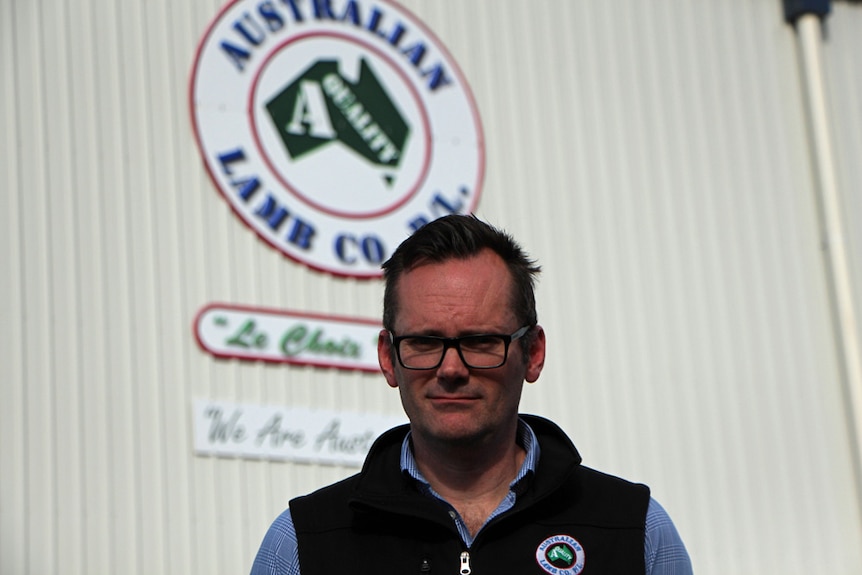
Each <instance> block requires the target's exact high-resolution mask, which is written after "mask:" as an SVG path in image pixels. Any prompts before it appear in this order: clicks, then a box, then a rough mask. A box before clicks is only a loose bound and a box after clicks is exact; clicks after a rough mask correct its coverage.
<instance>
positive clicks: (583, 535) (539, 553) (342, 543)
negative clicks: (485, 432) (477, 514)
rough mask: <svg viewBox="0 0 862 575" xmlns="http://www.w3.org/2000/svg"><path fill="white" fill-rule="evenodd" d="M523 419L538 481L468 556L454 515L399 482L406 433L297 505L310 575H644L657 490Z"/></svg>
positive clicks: (393, 433) (531, 481)
mask: <svg viewBox="0 0 862 575" xmlns="http://www.w3.org/2000/svg"><path fill="white" fill-rule="evenodd" d="M521 417H522V418H523V419H524V420H525V421H526V422H527V423H528V424H529V425H530V427H532V429H533V431H534V432H535V433H536V436H537V438H538V442H539V445H540V446H541V455H540V457H539V463H538V466H537V469H536V473H535V474H534V475H533V474H530V475H528V477H526V478H525V479H524V480H523V481H522V482H521V483H520V484H519V485H518V488H517V492H518V497H517V502H516V503H515V506H514V507H513V508H512V509H510V510H509V511H507V512H506V513H504V514H502V515H500V516H498V517H496V518H494V519H493V520H492V521H490V522H489V523H488V524H486V525H485V526H484V527H483V528H482V530H481V531H480V532H479V533H478V535H477V537H476V539H475V541H474V542H473V545H472V546H471V547H470V548H469V549H467V548H466V546H465V544H464V543H463V542H462V540H461V538H460V537H459V535H458V531H457V529H456V527H455V524H454V521H453V519H452V517H450V515H449V510H448V508H447V507H446V506H444V505H442V504H441V503H440V502H439V501H435V500H433V499H431V498H429V497H427V496H425V495H423V494H421V493H419V491H418V490H417V488H416V485H415V480H413V479H412V478H410V477H409V476H407V475H406V474H403V473H401V472H400V465H399V461H400V453H401V444H402V442H403V440H404V436H405V434H406V433H407V430H408V426H406V425H405V426H400V427H396V428H394V429H391V430H389V431H387V432H386V433H384V434H383V435H381V436H380V438H378V439H377V441H375V442H374V445H373V446H372V447H371V451H370V452H369V454H368V457H367V458H366V460H365V465H364V466H363V468H362V471H361V472H360V473H359V474H357V475H354V476H353V477H349V478H347V479H345V480H343V481H340V482H338V483H335V484H333V485H330V486H328V487H324V488H323V489H320V490H319V491H316V492H314V493H312V494H310V495H306V496H304V497H299V498H296V499H294V500H292V501H291V502H290V511H291V515H292V517H293V522H294V526H295V527H296V533H297V540H298V541H299V562H300V568H301V570H302V575H336V574H341V573H344V574H350V575H356V574H358V575H365V574H368V575H414V574H426V575H457V574H460V573H468V572H469V573H472V575H530V574H536V575H546V574H547V573H555V574H557V575H574V574H576V573H583V574H584V575H590V574H593V575H595V574H602V573H607V574H643V573H644V572H645V565H644V523H645V520H646V511H647V506H648V504H649V488H647V487H646V486H645V485H637V484H633V483H629V482H627V481H624V480H622V479H619V478H617V477H613V476H610V475H605V474H603V473H599V472H598V471H594V470H592V469H589V468H587V467H583V466H581V465H580V462H581V457H580V455H579V454H578V452H577V450H576V449H575V446H574V445H572V443H571V441H570V440H569V438H568V437H567V436H566V435H565V434H564V433H563V432H562V430H560V429H559V428H558V427H557V426H556V425H555V424H553V423H551V422H550V421H548V420H546V419H542V418H539V417H535V416H526V415H522V416H521ZM465 554H466V555H465ZM463 561H466V562H468V563H469V571H466V570H465V571H462V562H463ZM465 567H466V566H465ZM554 569H556V571H555V570H554Z"/></svg>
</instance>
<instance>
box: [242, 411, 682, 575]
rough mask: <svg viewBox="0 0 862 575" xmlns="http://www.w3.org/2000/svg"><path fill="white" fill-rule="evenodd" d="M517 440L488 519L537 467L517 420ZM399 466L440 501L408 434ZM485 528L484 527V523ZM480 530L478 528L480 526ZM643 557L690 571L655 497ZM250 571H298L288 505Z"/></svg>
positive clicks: (656, 568)
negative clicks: (519, 449)
mask: <svg viewBox="0 0 862 575" xmlns="http://www.w3.org/2000/svg"><path fill="white" fill-rule="evenodd" d="M518 433H519V437H518V440H519V443H520V444H521V445H522V446H523V447H524V449H525V450H526V452H527V456H526V457H525V458H524V463H523V464H522V465H521V469H520V471H519V472H518V476H517V477H515V480H514V481H513V482H512V483H511V484H510V486H509V494H508V495H507V496H506V497H505V499H503V501H502V502H500V505H499V506H497V509H495V510H494V512H493V513H491V515H490V516H489V517H488V519H486V520H485V524H487V523H488V521H490V520H491V519H493V518H494V517H496V516H498V515H500V514H501V513H505V512H506V511H508V510H509V509H511V508H512V506H514V505H515V499H516V497H517V496H516V494H515V492H516V490H515V486H516V485H517V484H518V482H519V481H521V480H522V479H523V478H524V477H526V475H527V474H528V473H530V472H532V471H534V470H535V469H536V464H537V463H538V461H539V451H540V449H539V444H538V442H537V441H536V435H535V434H534V433H533V430H532V429H531V428H530V426H529V425H527V424H526V423H524V422H523V421H521V422H520V425H519V428H518ZM401 470H402V471H406V472H407V473H409V474H410V476H411V477H413V478H414V479H416V480H417V481H418V482H419V486H420V490H421V491H422V492H423V493H425V494H426V495H427V496H428V497H434V498H436V499H439V500H441V501H444V502H445V500H444V499H443V498H442V497H440V496H439V495H438V494H437V493H436V492H435V491H434V490H433V489H432V488H431V486H430V485H429V484H428V482H427V481H425V478H424V477H422V474H421V473H420V472H419V468H418V467H417V465H416V460H415V459H414V458H413V452H412V451H411V450H410V434H409V433H408V434H407V437H405V438H404V443H403V444H402V445H401ZM449 514H450V515H451V516H452V518H453V519H454V520H455V524H456V525H457V526H458V532H459V533H460V534H461V538H462V539H463V540H464V543H465V544H466V545H467V547H468V548H469V547H470V546H472V545H473V536H471V535H470V531H469V530H468V529H467V526H466V524H465V523H464V521H463V520H462V519H461V517H460V516H459V515H458V512H457V511H455V509H454V508H452V507H451V506H450V511H449ZM483 528H484V527H483ZM480 531H481V529H480ZM644 560H645V562H646V573H647V575H691V574H692V568H691V560H690V559H689V556H688V552H687V551H686V549H685V545H684V544H683V542H682V539H681V538H680V536H679V533H677V530H676V527H674V524H673V522H672V521H671V519H670V517H669V516H668V514H667V512H666V511H665V510H664V508H663V507H662V506H661V505H659V504H658V502H657V501H656V500H655V499H652V498H651V499H650V502H649V507H648V508H647V516H646V534H645V536H644ZM251 575H301V572H300V570H299V548H298V545H297V543H296V530H295V529H294V527H293V519H292V518H291V516H290V509H287V510H285V511H284V512H283V513H282V514H281V515H279V517H278V518H277V519H276V520H275V521H274V522H273V524H272V526H271V527H270V528H269V530H268V531H267V532H266V535H265V536H264V538H263V542H262V543H261V545H260V549H259V550H258V552H257V556H256V557H255V559H254V564H253V565H252V567H251Z"/></svg>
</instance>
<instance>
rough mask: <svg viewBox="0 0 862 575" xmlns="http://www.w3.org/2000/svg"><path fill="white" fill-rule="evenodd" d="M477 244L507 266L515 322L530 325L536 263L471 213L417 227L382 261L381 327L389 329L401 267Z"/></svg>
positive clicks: (468, 253) (473, 250) (462, 253)
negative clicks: (383, 280)
mask: <svg viewBox="0 0 862 575" xmlns="http://www.w3.org/2000/svg"><path fill="white" fill-rule="evenodd" d="M483 250H491V251H492V252H494V253H495V254H497V255H498V256H500V259H502V260H503V262H504V263H505V264H506V267H507V268H508V270H509V273H510V275H511V278H512V294H511V308H512V312H513V313H514V314H515V317H516V319H517V320H518V322H519V324H520V325H527V326H534V325H536V322H537V316H536V298H535V294H534V284H535V278H536V276H537V275H538V274H539V271H540V269H541V268H540V267H539V266H538V265H536V263H535V262H534V261H533V260H531V259H530V258H529V257H527V255H526V254H525V253H524V251H523V250H522V249H521V246H519V245H518V243H517V242H516V241H515V240H514V239H513V238H512V237H511V236H510V235H508V234H506V233H505V232H503V231H501V230H498V229H497V228H495V227H493V226H491V225H489V224H486V223H485V222H483V221H481V220H479V219H478V218H476V217H475V216H472V215H471V216H464V215H450V216H444V217H442V218H439V219H437V220H434V221H432V222H431V223H429V224H426V225H425V226H423V227H421V228H419V230H417V231H416V232H415V233H414V234H413V235H412V236H410V237H409V238H408V239H406V240H404V242H403V243H402V244H401V245H400V246H398V249H396V250H395V253H394V254H392V257H391V258H389V260H388V261H387V262H386V263H384V264H383V277H384V278H385V280H386V287H385V292H384V296H383V327H384V328H386V329H387V330H389V331H394V329H395V318H396V315H397V314H398V308H399V295H398V290H397V286H398V280H399V279H400V278H401V276H402V275H403V274H404V272H407V271H410V270H412V269H413V268H415V267H417V266H420V265H424V264H430V263H441V262H444V261H447V260H454V259H460V260H464V259H468V258H470V257H473V256H476V255H478V254H479V253H480V252H481V251H483Z"/></svg>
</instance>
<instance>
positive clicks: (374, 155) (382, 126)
mask: <svg viewBox="0 0 862 575" xmlns="http://www.w3.org/2000/svg"><path fill="white" fill-rule="evenodd" d="M266 109H267V111H268V112H269V115H270V117H271V118H272V121H273V122H274V124H275V127H276V129H277V130H278V134H279V136H281V139H282V141H283V142H284V145H285V147H286V148H287V152H288V154H289V155H290V157H291V158H293V159H299V158H301V157H302V156H304V155H306V154H308V153H310V152H312V151H314V150H316V149H318V148H320V147H321V146H324V145H326V144H329V143H330V142H334V141H338V142H341V143H342V144H344V145H345V146H347V147H348V148H350V149H351V150H354V151H355V152H356V153H357V154H359V155H360V156H362V157H363V158H365V159H367V160H368V161H369V162H371V163H373V164H377V165H380V166H385V167H389V168H397V167H398V166H399V163H400V161H401V158H402V153H403V151H404V146H405V145H406V142H407V138H408V136H409V134H410V127H409V126H408V125H407V122H405V120H404V118H403V117H402V116H401V114H400V112H399V111H398V108H397V107H396V106H395V104H394V103H393V102H392V100H391V99H390V97H389V95H388V94H387V92H386V90H385V89H384V88H383V86H381V84H380V82H379V80H378V79H377V77H376V76H375V74H374V72H373V71H372V69H371V67H370V66H369V65H368V63H367V62H366V61H365V60H364V59H363V60H362V61H361V62H360V70H359V78H358V80H357V81H356V82H351V81H349V80H348V79H346V78H344V77H343V76H342V75H341V73H340V72H339V67H338V63H337V62H335V61H330V60H323V61H319V62H317V63H315V64H313V65H312V66H311V67H310V68H308V69H307V70H306V71H305V72H303V73H302V74H301V75H300V76H299V77H297V78H296V79H295V80H294V81H293V82H292V83H291V84H289V85H288V86H287V87H286V88H285V89H284V90H282V91H281V92H280V93H278V94H277V95H276V96H275V97H273V98H272V99H271V100H270V101H269V102H267V104H266Z"/></svg>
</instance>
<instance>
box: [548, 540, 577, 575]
mask: <svg viewBox="0 0 862 575" xmlns="http://www.w3.org/2000/svg"><path fill="white" fill-rule="evenodd" d="M585 559H586V556H585V554H584V548H583V547H581V544H580V543H578V541H577V540H576V539H575V538H574V537H570V536H569V535H554V536H553V537H548V538H547V539H545V540H544V541H542V542H541V543H540V544H539V546H538V547H537V548H536V561H538V563H539V566H540V567H541V568H542V569H544V570H545V571H546V572H548V573H551V574H552V575H578V573H580V572H581V571H583V570H584V560H585Z"/></svg>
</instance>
